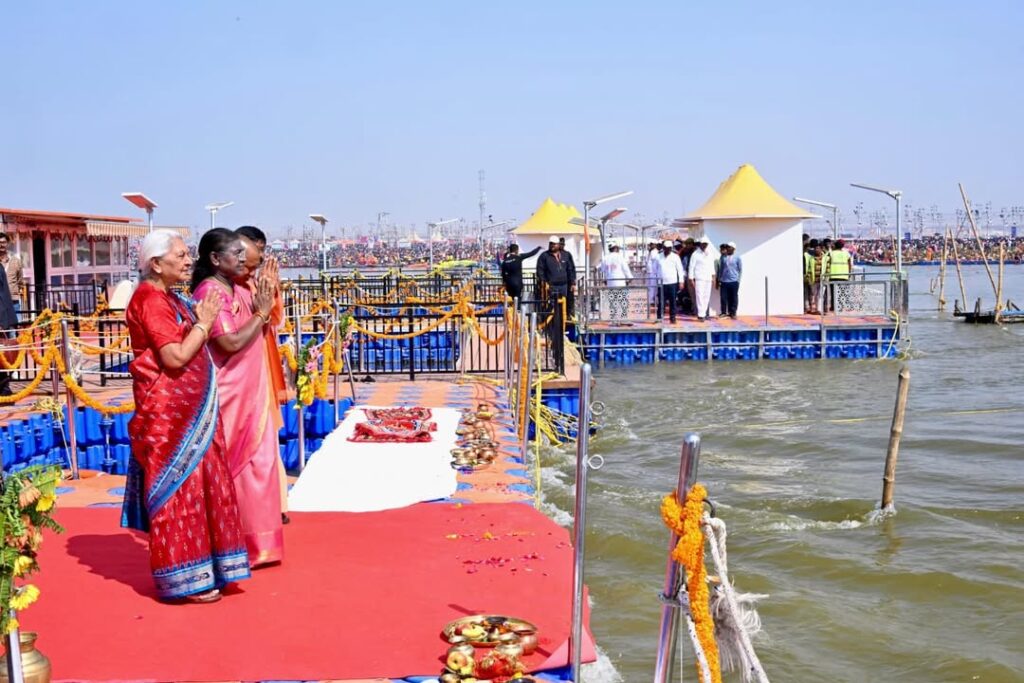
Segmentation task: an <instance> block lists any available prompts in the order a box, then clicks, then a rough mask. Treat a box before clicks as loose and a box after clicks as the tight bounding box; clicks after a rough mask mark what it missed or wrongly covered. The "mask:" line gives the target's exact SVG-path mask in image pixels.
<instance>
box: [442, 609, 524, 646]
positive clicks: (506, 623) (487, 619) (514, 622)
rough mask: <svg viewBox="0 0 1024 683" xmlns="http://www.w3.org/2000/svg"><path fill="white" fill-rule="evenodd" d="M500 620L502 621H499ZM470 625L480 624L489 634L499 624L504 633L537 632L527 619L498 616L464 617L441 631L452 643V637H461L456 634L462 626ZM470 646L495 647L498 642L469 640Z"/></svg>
mask: <svg viewBox="0 0 1024 683" xmlns="http://www.w3.org/2000/svg"><path fill="white" fill-rule="evenodd" d="M499 620H500V621H499ZM470 624H479V625H481V626H483V627H484V628H485V629H486V630H487V631H488V632H490V631H491V630H493V629H494V626H493V625H489V624H497V625H498V628H499V630H501V632H502V633H508V632H510V631H533V632H534V633H536V632H537V627H536V626H534V625H533V624H531V623H530V622H528V621H526V620H525V619H518V618H516V617H504V616H501V615H498V614H474V615H472V616H469V617H462V618H461V619H456V620H455V621H451V622H449V623H448V624H447V625H446V626H445V627H444V629H443V630H442V631H441V635H442V636H443V637H444V639H445V640H447V641H451V639H452V636H456V635H459V634H457V633H456V632H455V630H456V629H457V628H459V627H460V626H469V625H470ZM468 642H469V644H470V645H473V646H475V647H494V646H495V645H497V644H498V642H499V641H497V640H469V641H468Z"/></svg>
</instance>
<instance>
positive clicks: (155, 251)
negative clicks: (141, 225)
mask: <svg viewBox="0 0 1024 683" xmlns="http://www.w3.org/2000/svg"><path fill="white" fill-rule="evenodd" d="M180 240H181V235H179V234H178V233H176V232H174V231H173V230H154V231H153V232H151V233H149V234H148V235H146V237H145V239H143V240H142V248H141V249H139V270H141V271H142V276H143V277H146V276H147V275H149V273H150V271H151V270H153V259H155V258H163V257H164V256H167V254H168V253H169V252H170V251H171V245H173V244H174V243H175V241H180Z"/></svg>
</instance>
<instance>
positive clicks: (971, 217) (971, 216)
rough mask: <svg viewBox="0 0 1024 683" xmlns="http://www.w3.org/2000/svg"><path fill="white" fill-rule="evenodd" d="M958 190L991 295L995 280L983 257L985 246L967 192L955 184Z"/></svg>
mask: <svg viewBox="0 0 1024 683" xmlns="http://www.w3.org/2000/svg"><path fill="white" fill-rule="evenodd" d="M957 186H958V187H959V188H960V196H961V197H962V198H963V200H964V209H965V210H966V211H967V219H968V220H969V221H971V232H973V233H974V239H975V240H976V241H977V242H978V251H979V252H981V262H982V263H984V264H985V272H986V273H988V281H989V282H991V283H992V293H993V294H995V291H996V279H995V278H994V277H993V276H992V268H990V267H989V265H988V256H986V255H985V245H984V244H982V243H981V235H980V234H978V226H977V224H976V223H975V222H974V213H973V212H972V211H971V200H970V199H968V198H967V192H965V191H964V186H963V184H962V183H957Z"/></svg>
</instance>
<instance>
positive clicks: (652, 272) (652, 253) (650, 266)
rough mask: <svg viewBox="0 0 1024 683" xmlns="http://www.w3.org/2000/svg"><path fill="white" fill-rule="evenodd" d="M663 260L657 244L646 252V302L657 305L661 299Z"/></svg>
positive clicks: (652, 244)
mask: <svg viewBox="0 0 1024 683" xmlns="http://www.w3.org/2000/svg"><path fill="white" fill-rule="evenodd" d="M663 258H664V256H663V254H662V253H661V249H659V248H658V243H657V242H651V246H650V249H649V250H648V252H647V301H648V302H649V303H651V304H657V302H658V300H659V299H661V261H662V259H663Z"/></svg>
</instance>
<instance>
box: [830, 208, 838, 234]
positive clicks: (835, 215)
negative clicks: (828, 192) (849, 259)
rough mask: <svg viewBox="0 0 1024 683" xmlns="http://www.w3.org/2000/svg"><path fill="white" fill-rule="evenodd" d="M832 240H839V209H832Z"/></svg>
mask: <svg viewBox="0 0 1024 683" xmlns="http://www.w3.org/2000/svg"><path fill="white" fill-rule="evenodd" d="M832 239H834V240H837V239H839V207H838V206H833V207H832Z"/></svg>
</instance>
